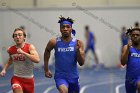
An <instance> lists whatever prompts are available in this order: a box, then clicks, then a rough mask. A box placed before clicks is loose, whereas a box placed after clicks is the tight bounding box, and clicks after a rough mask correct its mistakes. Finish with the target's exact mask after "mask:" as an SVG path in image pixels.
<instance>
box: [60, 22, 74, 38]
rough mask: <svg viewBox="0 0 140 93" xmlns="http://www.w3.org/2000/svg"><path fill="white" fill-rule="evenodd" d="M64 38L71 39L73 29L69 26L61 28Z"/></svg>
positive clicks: (65, 25)
mask: <svg viewBox="0 0 140 93" xmlns="http://www.w3.org/2000/svg"><path fill="white" fill-rule="evenodd" d="M60 31H61V34H62V36H64V37H69V36H70V35H71V32H72V27H71V26H70V25H69V24H64V25H62V26H61V27H60Z"/></svg>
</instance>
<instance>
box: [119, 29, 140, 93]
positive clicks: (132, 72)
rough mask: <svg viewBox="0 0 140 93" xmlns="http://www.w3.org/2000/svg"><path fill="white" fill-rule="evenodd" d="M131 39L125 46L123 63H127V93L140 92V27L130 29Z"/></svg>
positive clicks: (128, 31)
mask: <svg viewBox="0 0 140 93" xmlns="http://www.w3.org/2000/svg"><path fill="white" fill-rule="evenodd" d="M127 34H128V35H130V38H131V40H130V41H129V42H128V44H127V45H125V46H124V47H123V50H122V54H121V64H122V65H125V64H126V65H127V68H126V80H125V87H126V93H136V91H138V92H137V93H140V29H139V28H133V29H128V30H127Z"/></svg>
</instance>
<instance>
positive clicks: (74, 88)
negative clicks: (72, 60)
mask: <svg viewBox="0 0 140 93" xmlns="http://www.w3.org/2000/svg"><path fill="white" fill-rule="evenodd" d="M55 83H56V87H57V88H58V87H59V86H60V85H62V84H64V85H65V86H66V87H67V88H68V93H73V92H74V93H80V85H79V81H78V78H74V79H64V78H55Z"/></svg>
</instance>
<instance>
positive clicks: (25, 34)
mask: <svg viewBox="0 0 140 93" xmlns="http://www.w3.org/2000/svg"><path fill="white" fill-rule="evenodd" d="M18 30H20V31H22V32H23V35H24V37H25V38H26V33H25V31H24V30H23V29H22V28H16V29H15V30H14V33H15V32H16V31H18ZM14 33H13V35H12V37H13V38H14Z"/></svg>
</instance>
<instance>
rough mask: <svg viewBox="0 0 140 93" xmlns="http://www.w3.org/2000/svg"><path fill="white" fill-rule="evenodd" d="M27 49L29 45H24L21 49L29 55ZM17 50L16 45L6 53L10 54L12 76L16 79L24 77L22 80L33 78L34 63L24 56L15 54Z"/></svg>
mask: <svg viewBox="0 0 140 93" xmlns="http://www.w3.org/2000/svg"><path fill="white" fill-rule="evenodd" d="M29 47H30V44H28V43H25V44H24V47H23V48H21V49H22V50H23V51H24V52H26V53H30V52H29ZM17 49H18V48H17V47H16V45H14V46H11V47H10V48H8V53H9V54H10V56H11V58H12V61H13V66H14V75H15V76H18V77H24V78H31V77H33V68H34V63H33V62H32V61H31V60H30V59H29V58H27V57H26V56H25V55H24V54H19V53H18V52H17Z"/></svg>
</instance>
